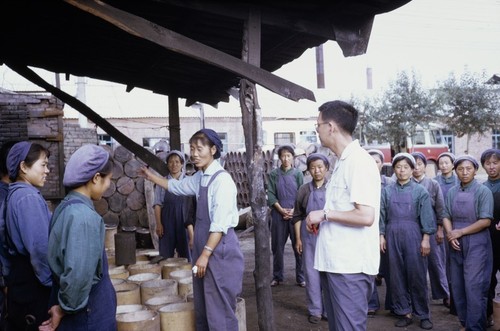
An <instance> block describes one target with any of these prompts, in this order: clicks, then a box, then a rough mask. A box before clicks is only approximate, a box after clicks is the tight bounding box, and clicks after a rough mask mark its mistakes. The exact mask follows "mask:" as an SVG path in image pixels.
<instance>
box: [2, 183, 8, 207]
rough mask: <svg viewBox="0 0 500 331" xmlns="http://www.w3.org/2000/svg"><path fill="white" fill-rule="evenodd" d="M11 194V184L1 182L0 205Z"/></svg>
mask: <svg viewBox="0 0 500 331" xmlns="http://www.w3.org/2000/svg"><path fill="white" fill-rule="evenodd" d="M8 192H9V184H7V183H6V182H4V181H1V180H0V203H2V202H3V201H4V200H5V198H7V193H8Z"/></svg>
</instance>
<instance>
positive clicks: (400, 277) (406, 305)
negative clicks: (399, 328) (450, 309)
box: [385, 185, 429, 319]
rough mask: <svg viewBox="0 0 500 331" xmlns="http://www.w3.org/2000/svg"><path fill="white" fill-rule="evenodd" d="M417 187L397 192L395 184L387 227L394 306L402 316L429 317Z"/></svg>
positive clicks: (425, 265) (425, 259)
mask: <svg viewBox="0 0 500 331" xmlns="http://www.w3.org/2000/svg"><path fill="white" fill-rule="evenodd" d="M412 191H413V188H412V189H410V190H408V191H406V192H397V188H396V185H394V186H393V187H392V194H391V201H390V203H389V208H388V209H389V210H388V221H387V228H386V234H385V237H386V242H387V256H388V259H389V264H390V268H389V273H390V286H391V294H392V305H393V309H394V312H395V313H396V314H398V315H407V314H410V313H412V307H413V312H414V313H415V315H416V316H417V317H419V318H420V319H429V305H428V301H427V300H428V299H427V258H426V257H424V256H422V254H421V252H420V248H421V242H422V233H421V230H420V224H419V222H418V218H417V215H416V210H415V206H414V203H413V199H412Z"/></svg>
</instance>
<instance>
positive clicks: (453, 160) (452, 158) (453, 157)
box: [437, 152, 456, 163]
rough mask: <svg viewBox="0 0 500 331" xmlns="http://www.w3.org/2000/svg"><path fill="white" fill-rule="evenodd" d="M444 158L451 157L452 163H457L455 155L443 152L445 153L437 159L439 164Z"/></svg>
mask: <svg viewBox="0 0 500 331" xmlns="http://www.w3.org/2000/svg"><path fill="white" fill-rule="evenodd" d="M443 156H447V157H449V158H450V160H451V163H453V162H455V159H456V157H455V154H453V153H450V152H443V153H441V154H439V156H438V157H437V162H438V163H439V159H440V158H442V157H443Z"/></svg>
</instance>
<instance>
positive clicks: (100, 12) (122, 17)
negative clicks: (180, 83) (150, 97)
mask: <svg viewBox="0 0 500 331" xmlns="http://www.w3.org/2000/svg"><path fill="white" fill-rule="evenodd" d="M65 1H66V2H67V3H69V4H71V5H73V6H75V7H77V8H80V9H81V10H83V11H86V12H88V13H90V14H92V15H94V16H97V17H100V18H102V19H103V20H105V21H107V22H109V23H111V24H113V25H115V26H117V27H118V28H120V29H122V30H124V31H126V32H128V33H130V34H132V35H134V36H136V37H139V38H143V39H146V40H149V41H151V42H153V43H155V44H157V45H160V46H162V47H164V48H166V49H168V50H170V51H173V52H176V53H179V54H182V55H186V56H189V57H191V58H194V59H197V60H199V61H203V62H205V63H209V64H211V65H214V66H216V67H219V68H222V69H224V70H227V71H230V72H232V73H234V74H236V75H237V76H239V77H245V78H246V79H248V80H250V81H251V82H253V83H255V84H259V85H261V86H263V87H265V88H267V89H268V90H270V91H272V92H274V93H277V94H279V95H281V96H283V97H286V98H288V99H291V100H294V101H298V100H300V99H308V100H312V101H316V100H315V97H314V93H313V92H312V91H311V90H308V89H306V88H304V87H302V86H300V85H297V84H294V83H292V82H289V81H287V80H285V79H283V78H281V77H278V76H276V75H273V74H271V73H270V72H268V71H266V70H264V69H261V68H259V67H256V66H253V65H251V64H248V63H245V62H243V61H241V60H240V59H238V58H235V57H234V56H231V55H228V54H226V53H224V52H221V51H219V50H217V49H215V48H212V47H209V46H206V45H204V44H202V43H200V42H198V41H195V40H192V39H190V38H187V37H185V36H183V35H181V34H178V33H176V32H174V31H172V30H169V29H166V28H164V27H161V26H159V25H157V24H155V23H153V22H150V21H148V20H145V19H143V18H141V17H138V16H135V15H132V14H130V13H127V12H125V11H122V10H120V9H117V8H114V7H111V6H109V5H107V4H105V3H103V2H97V1H84V0H65Z"/></svg>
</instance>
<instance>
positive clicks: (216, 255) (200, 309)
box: [193, 170, 244, 331]
mask: <svg viewBox="0 0 500 331" xmlns="http://www.w3.org/2000/svg"><path fill="white" fill-rule="evenodd" d="M221 172H224V170H219V171H217V172H216V173H215V174H213V175H212V178H210V181H209V182H208V185H207V186H206V187H203V186H201V185H200V191H199V193H198V203H197V209H196V223H195V224H196V225H195V227H194V247H193V263H196V261H197V260H198V257H199V256H200V255H201V253H202V251H203V249H204V247H205V245H206V243H207V240H208V237H209V235H210V223H211V222H210V214H209V209H208V205H209V201H208V187H209V186H210V184H211V183H212V181H213V180H214V179H215V178H216V177H217V175H219V174H220V173H221ZM243 269H244V261H243V253H242V252H241V249H240V244H239V241H238V237H237V236H236V233H235V232H234V229H233V228H230V229H228V230H227V233H226V234H225V235H223V236H222V238H221V240H220V242H219V244H218V245H217V246H216V247H215V248H214V251H213V252H212V255H211V256H210V258H209V260H208V266H207V271H206V274H205V276H204V277H203V278H197V277H193V297H194V306H195V316H196V330H197V331H205V330H211V331H215V330H217V331H238V320H237V318H236V315H235V310H236V297H237V295H239V294H240V293H241V290H242V286H243Z"/></svg>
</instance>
